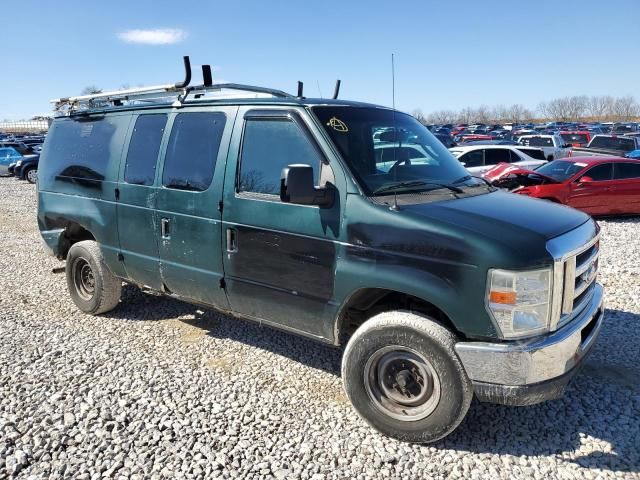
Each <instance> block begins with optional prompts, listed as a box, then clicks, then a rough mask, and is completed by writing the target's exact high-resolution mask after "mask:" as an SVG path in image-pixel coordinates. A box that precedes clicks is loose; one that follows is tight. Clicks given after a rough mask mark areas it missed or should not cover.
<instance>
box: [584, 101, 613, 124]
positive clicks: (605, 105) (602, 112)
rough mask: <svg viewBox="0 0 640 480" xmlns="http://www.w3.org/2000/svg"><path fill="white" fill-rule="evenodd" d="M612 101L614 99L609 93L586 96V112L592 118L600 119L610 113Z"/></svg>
mask: <svg viewBox="0 0 640 480" xmlns="http://www.w3.org/2000/svg"><path fill="white" fill-rule="evenodd" d="M613 102H614V100H613V97H612V96H611V95H594V96H591V97H588V100H587V114H588V115H589V116H590V117H592V118H593V119H594V120H602V119H604V118H605V117H606V116H607V115H609V114H610V112H611V106H612V105H613Z"/></svg>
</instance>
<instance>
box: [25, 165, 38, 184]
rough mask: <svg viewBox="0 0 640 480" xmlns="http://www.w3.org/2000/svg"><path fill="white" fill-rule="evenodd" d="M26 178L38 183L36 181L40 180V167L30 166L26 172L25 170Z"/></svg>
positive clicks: (28, 180) (30, 181)
mask: <svg viewBox="0 0 640 480" xmlns="http://www.w3.org/2000/svg"><path fill="white" fill-rule="evenodd" d="M24 178H25V179H26V180H27V182H29V183H36V181H37V180H38V169H37V168H29V169H28V170H27V171H26V172H24Z"/></svg>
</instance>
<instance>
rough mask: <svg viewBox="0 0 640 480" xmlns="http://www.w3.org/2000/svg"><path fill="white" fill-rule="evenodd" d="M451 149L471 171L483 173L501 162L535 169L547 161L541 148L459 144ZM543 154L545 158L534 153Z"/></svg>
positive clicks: (477, 173)
mask: <svg viewBox="0 0 640 480" xmlns="http://www.w3.org/2000/svg"><path fill="white" fill-rule="evenodd" d="M449 151H450V152H451V153H452V154H453V156H454V157H456V158H457V159H458V160H459V161H460V162H461V163H462V165H463V166H464V167H465V168H466V169H467V170H469V172H471V173H473V174H476V175H482V174H483V173H485V172H486V171H488V170H490V169H491V168H493V167H494V166H495V165H497V164H499V163H508V164H513V165H518V166H520V167H523V168H529V169H533V168H536V167H539V166H540V165H542V164H543V163H546V160H545V159H544V154H543V153H542V151H541V150H540V149H537V148H527V147H520V146H518V147H516V146H511V145H458V146H457V147H454V148H450V149H449ZM536 152H537V154H538V155H540V154H542V156H543V158H542V159H540V158H534V157H533V155H536Z"/></svg>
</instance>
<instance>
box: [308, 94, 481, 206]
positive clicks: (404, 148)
mask: <svg viewBox="0 0 640 480" xmlns="http://www.w3.org/2000/svg"><path fill="white" fill-rule="evenodd" d="M312 110H313V112H314V113H315V114H316V116H317V117H318V119H319V120H320V123H321V124H322V126H323V127H324V129H325V130H326V131H327V133H328V134H329V137H331V140H332V141H333V142H334V144H335V145H336V147H337V148H338V150H339V151H340V153H341V154H342V157H343V158H344V159H345V161H346V162H347V163H348V166H349V168H350V169H351V171H352V173H353V174H354V176H355V177H356V178H357V180H358V181H359V183H360V185H361V186H362V188H363V190H364V191H365V193H366V194H367V195H369V196H372V195H373V196H375V195H388V194H389V193H393V192H400V191H407V190H411V191H426V190H433V189H436V188H438V186H443V185H450V184H460V185H458V186H465V185H464V184H463V182H466V186H471V185H476V184H478V181H477V180H475V179H473V178H471V177H469V173H468V172H467V171H466V170H465V169H464V167H463V166H462V164H461V163H460V162H459V161H458V160H456V159H455V157H454V156H453V155H451V153H450V152H449V151H448V150H447V148H446V147H445V146H444V145H443V144H442V143H441V142H440V141H439V140H438V139H437V138H436V137H434V136H433V134H432V133H431V132H429V130H428V129H427V128H426V127H425V126H424V125H422V124H421V123H420V122H418V121H417V120H416V119H414V118H413V117H411V116H410V115H407V114H404V113H401V112H395V115H394V113H393V111H392V110H387V109H382V108H368V107H351V106H336V107H334V106H319V107H313V108H312ZM395 186H397V188H396V187H395Z"/></svg>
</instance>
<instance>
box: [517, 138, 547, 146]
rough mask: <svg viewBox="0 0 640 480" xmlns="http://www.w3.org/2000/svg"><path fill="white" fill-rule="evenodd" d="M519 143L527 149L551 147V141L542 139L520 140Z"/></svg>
mask: <svg viewBox="0 0 640 480" xmlns="http://www.w3.org/2000/svg"><path fill="white" fill-rule="evenodd" d="M520 143H522V144H523V145H525V146H527V147H553V139H551V138H544V137H531V138H522V139H520Z"/></svg>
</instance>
